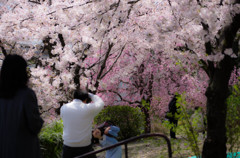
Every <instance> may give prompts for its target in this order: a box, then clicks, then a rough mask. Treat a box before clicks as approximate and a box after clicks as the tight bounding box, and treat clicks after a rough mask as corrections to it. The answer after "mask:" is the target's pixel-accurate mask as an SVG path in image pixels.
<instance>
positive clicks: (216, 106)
mask: <svg viewBox="0 0 240 158" xmlns="http://www.w3.org/2000/svg"><path fill="white" fill-rule="evenodd" d="M232 70H233V62H232V60H231V59H230V57H227V56H225V58H224V59H223V60H222V61H221V62H220V64H219V68H214V70H213V71H212V75H211V76H210V82H209V85H208V88H207V91H206V96H207V138H206V139H205V141H204V146H203V152H202V156H203V158H226V151H227V149H226V142H227V137H226V127H225V121H226V111H227V104H226V99H227V97H228V96H229V87H228V82H229V79H230V75H231V72H232Z"/></svg>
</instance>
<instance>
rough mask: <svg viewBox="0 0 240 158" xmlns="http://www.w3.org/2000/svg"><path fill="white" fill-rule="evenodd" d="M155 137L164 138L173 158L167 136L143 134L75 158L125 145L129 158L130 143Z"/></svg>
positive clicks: (82, 157) (126, 156)
mask: <svg viewBox="0 0 240 158" xmlns="http://www.w3.org/2000/svg"><path fill="white" fill-rule="evenodd" d="M154 136H158V137H163V138H164V139H165V140H166V142H167V146H168V156H169V158H172V149H171V142H170V140H169V138H168V137H167V136H165V135H164V134H159V133H151V134H143V135H140V136H136V137H132V138H129V139H126V140H123V141H120V142H118V143H116V144H114V145H111V146H108V147H105V148H102V149H100V150H97V151H91V152H88V153H86V154H83V155H81V156H77V157H75V158H84V157H87V156H90V155H94V154H97V153H100V152H103V151H105V150H109V149H112V148H114V147H117V146H120V145H123V144H124V146H125V158H128V147H127V144H128V143H129V142H132V141H135V140H137V139H141V138H146V137H154Z"/></svg>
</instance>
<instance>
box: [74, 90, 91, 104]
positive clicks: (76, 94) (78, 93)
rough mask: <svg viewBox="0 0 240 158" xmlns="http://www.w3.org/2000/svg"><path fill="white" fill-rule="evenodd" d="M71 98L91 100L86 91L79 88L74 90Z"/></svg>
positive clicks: (87, 101)
mask: <svg viewBox="0 0 240 158" xmlns="http://www.w3.org/2000/svg"><path fill="white" fill-rule="evenodd" d="M73 98H74V99H80V100H81V101H83V102H85V103H89V102H90V100H91V99H90V97H89V95H88V92H87V91H84V90H80V89H77V90H75V91H74V93H73Z"/></svg>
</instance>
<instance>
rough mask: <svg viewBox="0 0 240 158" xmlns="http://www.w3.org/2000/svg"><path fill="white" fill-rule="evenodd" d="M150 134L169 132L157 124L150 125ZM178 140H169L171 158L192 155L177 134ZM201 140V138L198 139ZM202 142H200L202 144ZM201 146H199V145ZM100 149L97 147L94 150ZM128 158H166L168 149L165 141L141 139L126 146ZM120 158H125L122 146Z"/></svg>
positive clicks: (161, 139) (160, 139)
mask: <svg viewBox="0 0 240 158" xmlns="http://www.w3.org/2000/svg"><path fill="white" fill-rule="evenodd" d="M152 133H162V134H165V135H167V136H169V130H168V129H166V128H165V127H163V126H162V125H161V124H160V123H159V122H153V123H152ZM177 138H178V139H170V141H171V147H172V151H173V158H187V157H189V156H193V155H194V153H192V152H191V149H190V148H189V146H188V145H187V141H186V139H185V138H184V137H183V136H181V135H179V134H177ZM200 139H201V138H200ZM202 142H203V141H201V143H202ZM200 145H201V144H200ZM98 149H100V147H97V148H96V149H95V150H98ZM104 155H105V153H104V152H102V153H100V154H98V155H97V156H98V158H104ZM128 157H129V158H168V148H167V143H166V141H165V140H164V139H163V138H161V137H149V138H143V139H140V140H137V141H134V142H131V143H129V144H128ZM122 158H125V147H124V146H122Z"/></svg>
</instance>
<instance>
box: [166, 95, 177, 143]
mask: <svg viewBox="0 0 240 158" xmlns="http://www.w3.org/2000/svg"><path fill="white" fill-rule="evenodd" d="M176 103H177V95H174V97H173V98H172V100H171V101H170V102H169V104H168V112H167V115H166V118H167V119H168V120H169V122H170V123H171V124H173V127H171V128H170V137H171V138H174V139H176V132H175V130H176V127H177V124H178V118H177V116H176V114H179V112H178V108H177V106H176Z"/></svg>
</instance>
